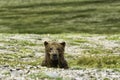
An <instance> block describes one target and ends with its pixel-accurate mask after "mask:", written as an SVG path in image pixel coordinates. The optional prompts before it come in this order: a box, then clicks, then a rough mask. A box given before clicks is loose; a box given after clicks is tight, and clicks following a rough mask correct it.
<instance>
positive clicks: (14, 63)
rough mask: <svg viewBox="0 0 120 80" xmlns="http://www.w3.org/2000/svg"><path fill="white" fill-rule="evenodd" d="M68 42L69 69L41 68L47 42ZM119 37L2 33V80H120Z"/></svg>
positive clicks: (0, 39)
mask: <svg viewBox="0 0 120 80" xmlns="http://www.w3.org/2000/svg"><path fill="white" fill-rule="evenodd" d="M46 40H47V41H52V40H54V41H58V42H61V41H66V43H67V45H66V50H65V57H66V59H67V61H68V64H69V66H70V69H68V70H64V69H54V68H46V67H41V66H40V64H41V61H42V60H43V57H44V41H46ZM119 61H120V35H119V34H116V35H98V34H94V35H90V34H54V35H53V34H52V35H51V34H46V35H45V34H43V35H38V34H5V33H1V34H0V70H1V72H0V78H1V79H2V80H6V79H11V80H12V79H13V78H14V79H23V80H26V79H28V80H35V79H36V80H37V79H41V80H43V79H48V80H53V79H55V80H66V79H67V80H72V79H76V80H80V79H86V80H90V79H91V80H93V79H105V80H106V79H107V80H109V79H115V80H119V78H120V62H119Z"/></svg>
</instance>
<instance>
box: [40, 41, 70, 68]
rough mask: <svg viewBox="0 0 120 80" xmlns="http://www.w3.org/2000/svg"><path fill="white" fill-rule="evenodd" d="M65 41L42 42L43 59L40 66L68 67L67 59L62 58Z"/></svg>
mask: <svg viewBox="0 0 120 80" xmlns="http://www.w3.org/2000/svg"><path fill="white" fill-rule="evenodd" d="M65 45H66V43H65V42H62V43H57V42H47V41H45V42H44V46H45V59H44V60H43V61H42V64H41V65H42V66H46V67H55V68H57V67H59V68H65V69H67V68H68V64H67V61H66V60H65V58H64V50H65Z"/></svg>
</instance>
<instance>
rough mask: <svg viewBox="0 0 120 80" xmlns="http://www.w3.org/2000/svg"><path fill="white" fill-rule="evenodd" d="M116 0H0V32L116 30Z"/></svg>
mask: <svg viewBox="0 0 120 80" xmlns="http://www.w3.org/2000/svg"><path fill="white" fill-rule="evenodd" d="M119 3H120V1H119V0H107V1H105V0H69V1H67V0H57V1H56V0H51V1H50V0H44V1H43V0H30V1H23V0H17V1H16V0H0V32H1V33H37V34H39V33H40V34H46V33H51V34H56V33H74V32H75V33H90V34H94V33H95V34H117V33H120V32H119V30H120V27H119V25H120V21H119V20H120V15H119V12H120V11H119Z"/></svg>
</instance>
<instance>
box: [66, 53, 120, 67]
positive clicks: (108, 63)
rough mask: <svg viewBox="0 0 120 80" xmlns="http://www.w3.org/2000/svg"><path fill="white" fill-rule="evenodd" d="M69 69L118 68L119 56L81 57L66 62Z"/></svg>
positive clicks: (119, 65)
mask: <svg viewBox="0 0 120 80" xmlns="http://www.w3.org/2000/svg"><path fill="white" fill-rule="evenodd" d="M68 61H69V64H70V66H71V67H73V68H75V69H80V68H86V67H87V68H120V62H119V61H120V57H119V56H110V55H105V56H100V55H82V56H80V57H76V58H71V59H69V60H68Z"/></svg>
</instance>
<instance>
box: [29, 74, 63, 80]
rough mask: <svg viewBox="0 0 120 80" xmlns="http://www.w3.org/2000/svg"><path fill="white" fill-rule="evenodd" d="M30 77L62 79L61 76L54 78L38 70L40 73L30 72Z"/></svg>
mask: <svg viewBox="0 0 120 80" xmlns="http://www.w3.org/2000/svg"><path fill="white" fill-rule="evenodd" d="M28 76H29V77H30V78H32V79H35V80H36V79H47V80H63V79H62V78H60V77H56V78H53V77H50V76H48V75H46V74H45V73H43V72H40V73H33V74H30V75H28Z"/></svg>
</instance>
